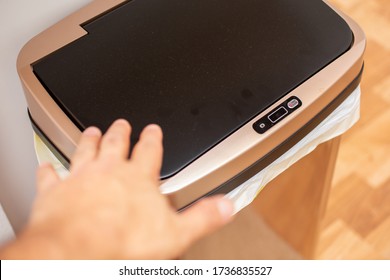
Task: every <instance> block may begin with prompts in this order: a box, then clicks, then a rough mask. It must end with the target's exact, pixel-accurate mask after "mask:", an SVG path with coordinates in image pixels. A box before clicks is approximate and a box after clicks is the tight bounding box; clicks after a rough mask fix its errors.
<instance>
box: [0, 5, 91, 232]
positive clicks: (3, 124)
mask: <svg viewBox="0 0 390 280" xmlns="http://www.w3.org/2000/svg"><path fill="white" fill-rule="evenodd" d="M90 1H91V0H55V1H53V0H0V135H1V137H0V156H1V158H0V203H1V205H2V207H3V208H4V211H5V213H6V215H7V216H8V219H9V220H10V222H11V225H12V226H13V228H14V230H15V231H16V232H17V231H19V230H20V229H21V228H22V227H23V225H24V224H25V223H26V221H27V218H28V215H29V212H30V209H31V205H32V202H33V199H34V195H35V183H34V181H35V169H36V167H37V161H36V158H35V153H34V149H33V138H32V129H31V125H30V122H29V119H28V117H27V105H26V102H25V99H24V95H23V91H22V88H21V86H20V82H19V77H18V75H17V72H16V58H17V55H18V53H19V50H20V49H21V48H22V46H23V45H24V44H25V43H26V42H27V41H28V40H29V39H31V38H32V37H33V36H35V35H36V34H38V33H39V32H41V31H43V30H44V29H46V28H47V27H49V26H50V25H52V24H54V23H55V22H57V21H59V20H60V19H62V18H63V17H65V16H66V15H68V14H70V13H72V12H73V11H75V10H77V9H79V8H80V7H82V6H84V5H85V4H87V3H88V2H90ZM2 223H3V222H2V221H0V226H1V224H2Z"/></svg>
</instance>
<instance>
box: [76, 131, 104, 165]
mask: <svg viewBox="0 0 390 280" xmlns="http://www.w3.org/2000/svg"><path fill="white" fill-rule="evenodd" d="M101 137H102V133H101V132H100V130H99V129H98V128H97V127H93V126H92V127H89V128H87V129H86V130H85V131H84V132H83V134H82V135H81V138H80V141H79V144H78V146H77V149H76V151H75V153H74V154H73V156H72V160H71V163H72V164H71V171H72V172H73V171H77V170H78V169H80V168H81V167H83V166H84V165H85V164H86V163H88V162H90V161H92V160H93V159H95V157H96V155H97V152H98V148H99V142H100V139H101Z"/></svg>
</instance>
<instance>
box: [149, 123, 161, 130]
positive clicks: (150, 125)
mask: <svg viewBox="0 0 390 280" xmlns="http://www.w3.org/2000/svg"><path fill="white" fill-rule="evenodd" d="M145 130H147V131H161V128H160V126H159V125H157V124H149V125H148V126H146V127H145Z"/></svg>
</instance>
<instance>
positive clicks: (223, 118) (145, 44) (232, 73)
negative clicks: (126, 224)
mask: <svg viewBox="0 0 390 280" xmlns="http://www.w3.org/2000/svg"><path fill="white" fill-rule="evenodd" d="M83 27H84V28H85V29H86V30H87V31H88V35H86V36H83V37H82V38H80V39H78V40H76V41H74V42H72V43H70V44H68V45H67V46H65V47H63V48H61V49H59V50H58V51H56V52H54V53H52V54H50V55H49V56H47V57H45V58H43V59H41V60H40V61H38V62H37V63H35V64H34V65H33V69H34V72H35V74H36V75H37V77H38V78H39V79H40V81H41V82H42V84H43V85H44V86H45V87H46V88H47V90H48V92H49V93H50V94H51V96H52V97H53V99H54V100H55V101H56V102H57V103H58V105H59V106H60V107H61V108H62V109H63V110H64V111H65V113H66V114H67V115H68V116H69V117H70V118H71V119H72V120H73V121H74V122H75V124H76V125H77V126H78V127H80V128H81V129H84V128H86V127H88V126H90V125H96V126H98V127H100V128H101V129H102V130H103V131H104V130H106V129H107V128H108V126H109V125H110V124H111V123H112V121H113V120H115V119H117V118H126V119H128V120H129V121H130V122H131V123H132V126H133V136H132V142H133V143H134V142H136V140H137V139H138V136H139V133H140V131H141V129H142V128H143V127H144V126H145V125H147V124H149V123H157V124H159V125H161V126H162V128H163V131H164V139H165V140H164V148H165V151H164V153H165V154H164V164H163V169H162V174H161V176H162V178H166V177H169V176H172V175H174V174H175V173H176V172H178V171H179V170H181V169H182V168H184V167H185V166H186V165H188V164H189V163H191V162H192V161H193V160H194V159H196V158H197V157H199V156H200V155H202V154H203V153H205V152H206V151H207V150H209V149H210V148H212V147H213V146H214V145H216V144H217V143H219V142H220V141H222V140H223V139H224V138H226V137H227V136H229V135H230V134H231V133H233V132H234V131H236V130H237V129H238V128H240V127H241V126H243V125H244V124H246V123H247V122H248V121H250V120H251V119H252V118H254V117H255V116H256V115H258V114H259V113H261V112H262V111H263V110H265V109H266V108H267V107H269V106H270V105H272V104H273V103H275V102H276V101H277V100H279V99H280V98H282V97H283V96H284V95H286V94H287V93H288V92H290V91H291V90H292V89H294V88H295V87H297V86H298V85H300V84H301V83H303V82H304V81H305V80H307V79H308V78H309V77H311V76H312V75H314V74H315V73H316V72H318V71H319V70H321V69H322V68H323V67H325V66H326V65H327V64H329V63H330V62H332V61H333V60H335V59H336V58H337V57H339V56H340V55H341V54H343V53H344V52H345V51H346V50H348V48H349V47H350V45H351V43H352V40H353V36H352V33H351V30H350V29H349V27H348V25H347V24H346V23H345V22H344V21H343V19H342V18H340V17H339V16H338V15H337V14H336V13H335V12H334V11H333V10H331V9H330V8H329V7H328V6H327V5H326V4H324V3H323V2H322V1H321V0H294V1H292V0H276V1H261V0H239V1H238V0H188V1H183V0H133V1H130V2H128V3H126V4H124V5H122V6H120V7H118V8H116V9H114V10H113V11H110V12H108V13H106V14H105V15H103V16H100V17H98V18H97V19H94V20H93V21H91V22H89V23H87V24H85V25H84V26H83ZM59 36H61V35H60V34H59Z"/></svg>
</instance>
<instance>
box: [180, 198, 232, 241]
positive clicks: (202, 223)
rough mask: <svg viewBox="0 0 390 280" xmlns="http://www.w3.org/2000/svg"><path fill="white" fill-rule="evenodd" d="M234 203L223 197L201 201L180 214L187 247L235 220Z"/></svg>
mask: <svg viewBox="0 0 390 280" xmlns="http://www.w3.org/2000/svg"><path fill="white" fill-rule="evenodd" d="M233 213H234V206H233V202H232V201H230V200H229V199H227V198H224V197H223V196H215V197H209V198H205V199H202V200H200V201H199V202H197V203H196V204H195V205H193V206H191V207H190V208H188V209H187V210H185V211H184V212H182V213H180V223H181V226H182V236H183V238H184V243H185V245H186V246H190V245H191V244H192V243H193V242H195V241H196V240H198V239H200V238H202V237H204V236H206V235H208V234H210V233H212V232H214V231H216V230H217V229H219V228H221V227H222V226H223V225H225V224H227V223H228V222H230V221H231V220H232V218H233Z"/></svg>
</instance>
